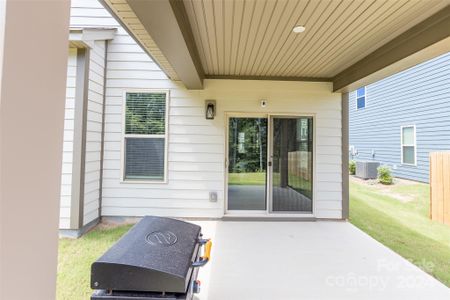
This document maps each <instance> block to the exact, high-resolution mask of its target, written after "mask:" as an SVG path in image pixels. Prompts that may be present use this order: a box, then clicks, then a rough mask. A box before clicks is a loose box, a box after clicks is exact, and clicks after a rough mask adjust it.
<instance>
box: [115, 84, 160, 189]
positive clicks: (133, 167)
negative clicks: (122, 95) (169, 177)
mask: <svg viewBox="0 0 450 300" xmlns="http://www.w3.org/2000/svg"><path fill="white" fill-rule="evenodd" d="M166 111H167V93H166V92H127V93H126V99H125V129H124V132H125V135H124V156H125V157H124V170H123V177H124V180H128V181H133V180H135V181H156V182H163V181H165V177H166V176H165V174H166V159H167V158H166V156H167V154H166V144H167V143H166V140H167V126H166V124H167V120H166V116H167V114H166Z"/></svg>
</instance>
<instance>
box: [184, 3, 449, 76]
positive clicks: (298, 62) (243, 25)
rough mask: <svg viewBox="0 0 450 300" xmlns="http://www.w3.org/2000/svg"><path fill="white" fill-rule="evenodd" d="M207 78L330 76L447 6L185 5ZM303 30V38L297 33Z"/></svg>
mask: <svg viewBox="0 0 450 300" xmlns="http://www.w3.org/2000/svg"><path fill="white" fill-rule="evenodd" d="M183 1H184V3H185V6H186V10H187V13H188V18H189V21H190V24H191V27H192V29H193V33H194V39H195V42H196V44H197V48H198V49H199V53H200V59H201V61H202V64H203V67H204V69H205V72H206V74H208V75H259V76H261V75H267V76H277V75H278V76H300V77H301V76H304V77H332V76H333V75H335V74H337V73H338V72H339V71H342V70H343V69H345V68H346V67H348V66H349V65H351V64H353V63H355V62H356V61H358V60H359V59H361V58H362V57H364V56H366V55H367V54H368V53H370V52H372V51H373V50H374V49H376V48H378V47H380V46H381V45H383V44H385V43H387V42H388V41H390V40H392V39H393V38H394V37H396V36H398V35H399V34H400V33H402V32H404V31H405V30H406V29H408V28H410V27H411V26H413V25H415V24H417V23H419V22H420V21H422V20H424V19H426V18H427V17H429V16H431V15H432V14H434V13H436V12H437V11H439V10H440V9H442V8H444V7H445V6H446V5H448V1H445V0H417V1H409V0H398V1H382V0H368V1H358V0H342V1H334V0H314V1H308V0H298V1H258V0H247V1H243V0H214V1H212V0H208V1H206V0H205V1H198V0H183ZM295 25H304V26H305V27H306V31H305V32H304V33H302V34H298V35H296V34H294V33H292V28H293V27H294V26H295Z"/></svg>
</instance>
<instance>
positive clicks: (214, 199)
mask: <svg viewBox="0 0 450 300" xmlns="http://www.w3.org/2000/svg"><path fill="white" fill-rule="evenodd" d="M209 201H210V202H217V192H209Z"/></svg>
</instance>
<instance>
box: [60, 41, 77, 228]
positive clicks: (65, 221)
mask: <svg viewBox="0 0 450 300" xmlns="http://www.w3.org/2000/svg"><path fill="white" fill-rule="evenodd" d="M68 51H69V56H68V61H67V83H66V108H65V115H64V143H65V144H66V145H69V144H70V145H71V144H72V142H73V134H74V131H73V128H74V103H75V83H76V73H77V72H76V69H77V49H76V48H69V50H68ZM72 160H73V148H72V147H64V149H63V165H62V173H61V197H60V217H59V227H60V228H62V229H68V228H70V197H71V193H72Z"/></svg>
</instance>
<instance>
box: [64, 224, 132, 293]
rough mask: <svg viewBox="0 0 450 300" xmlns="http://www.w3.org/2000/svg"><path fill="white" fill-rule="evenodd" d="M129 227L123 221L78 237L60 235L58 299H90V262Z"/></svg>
mask: <svg viewBox="0 0 450 300" xmlns="http://www.w3.org/2000/svg"><path fill="white" fill-rule="evenodd" d="M130 227H131V226H130V225H124V226H120V227H115V228H110V229H95V230H93V231H91V232H89V233H88V234H86V235H85V236H83V237H81V238H79V239H77V240H73V239H60V241H59V257H58V283H57V299H58V300H85V299H90V296H91V293H92V290H91V288H90V282H89V279H90V270H91V264H92V263H93V262H94V261H95V260H96V259H97V258H99V257H100V256H101V255H102V254H103V253H104V252H105V251H106V250H107V249H108V248H109V247H110V246H111V245H112V244H113V243H114V242H115V241H117V240H118V239H119V238H120V237H121V236H122V235H123V234H124V233H125V232H127V231H128V229H130Z"/></svg>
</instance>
